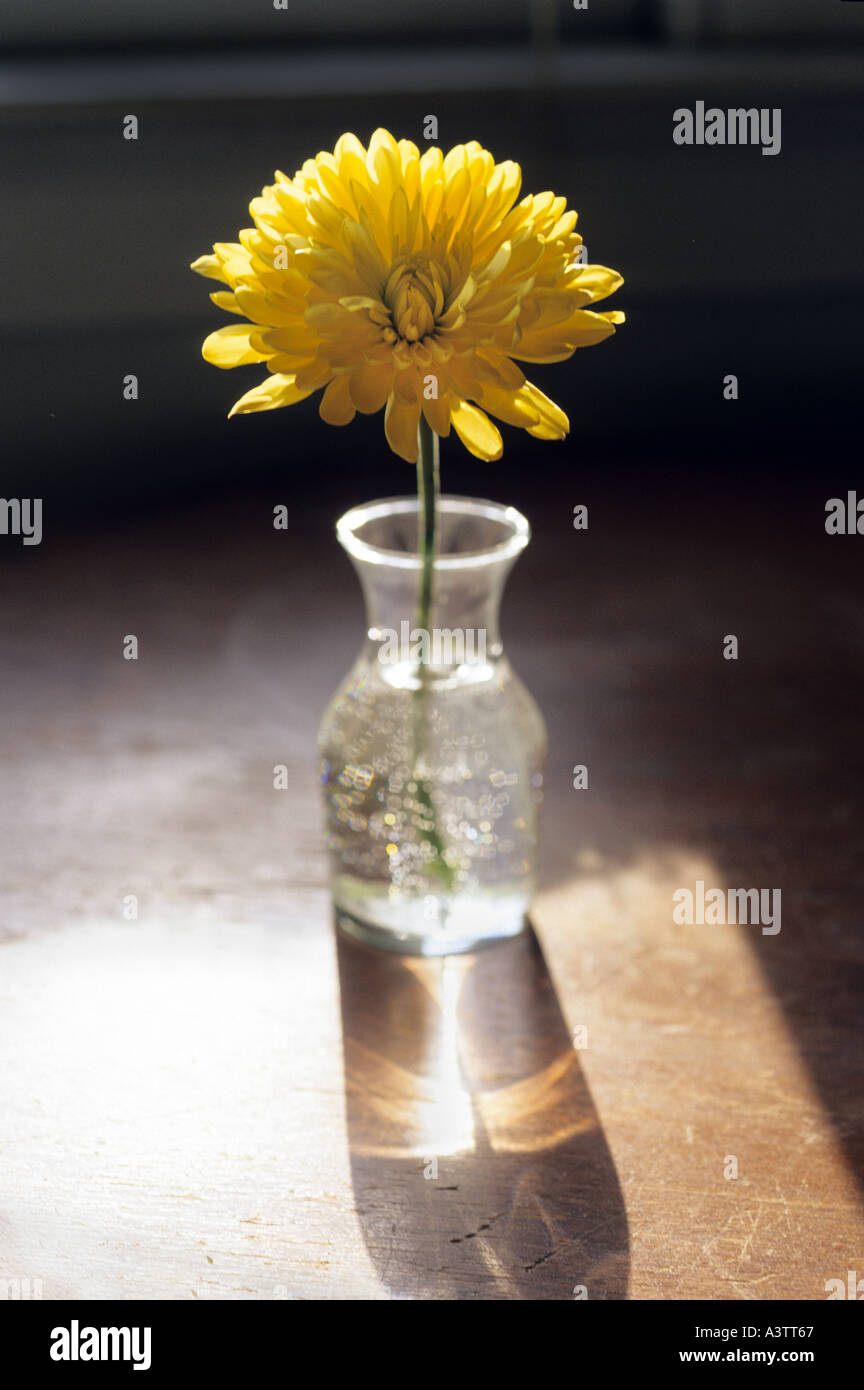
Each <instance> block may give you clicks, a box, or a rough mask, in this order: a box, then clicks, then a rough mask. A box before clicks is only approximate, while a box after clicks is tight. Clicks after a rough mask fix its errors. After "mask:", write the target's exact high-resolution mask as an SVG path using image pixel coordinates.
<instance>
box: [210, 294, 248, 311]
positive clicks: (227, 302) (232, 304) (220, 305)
mask: <svg viewBox="0 0 864 1390" xmlns="http://www.w3.org/2000/svg"><path fill="white" fill-rule="evenodd" d="M210 298H211V299H212V300H213V303H214V304H215V305H216V307H217V309H227V311H228V313H229V314H239V315H240V317H241V318H248V317H249V315H248V314H244V313H243V310H242V309H241V308H240V305H239V304H238V303H237V296H236V295H234V294H232V293H231V291H230V290H217V291H216V293H215V294H211V296H210Z"/></svg>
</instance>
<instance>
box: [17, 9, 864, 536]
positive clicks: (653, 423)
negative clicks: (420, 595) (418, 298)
mask: <svg viewBox="0 0 864 1390" xmlns="http://www.w3.org/2000/svg"><path fill="white" fill-rule="evenodd" d="M0 34H2V36H3V39H4V46H3V57H2V60H0V169H2V172H3V187H4V195H5V196H4V198H3V201H2V212H0V237H2V243H0V244H2V258H3V266H4V280H3V283H4V296H3V298H4V305H3V313H2V316H0V363H2V377H0V379H2V383H3V398H4V400H3V403H4V431H3V436H4V447H3V487H2V491H3V493H4V495H6V496H42V497H43V498H44V509H45V523H44V524H45V528H46V542H45V543H50V538H51V536H52V535H57V534H58V533H59V532H60V531H61V530H62V529H63V528H64V527H67V526H75V527H80V526H81V525H82V523H83V522H84V521H85V519H86V523H87V524H88V525H96V526H98V524H99V523H100V522H101V521H102V520H106V521H109V522H111V523H116V522H117V521H118V520H120V519H122V520H123V521H124V522H125V523H126V524H130V523H131V522H132V521H133V520H134V519H135V518H136V517H141V516H143V515H144V514H145V513H147V512H149V511H152V510H154V509H155V510H161V509H169V510H170V511H176V509H178V508H184V509H192V511H193V512H194V510H195V508H197V507H199V506H201V505H204V504H209V503H211V502H213V501H214V500H217V499H220V498H224V499H228V500H233V499H237V498H239V497H242V496H248V497H259V496H261V497H265V498H267V499H270V498H272V500H273V501H274V502H276V501H280V502H285V503H287V504H289V505H291V506H293V507H295V508H296V507H297V506H300V505H303V504H305V503H308V502H312V501H313V500H320V501H321V502H322V503H324V504H325V505H327V506H328V508H329V502H330V499H331V498H332V508H331V510H333V512H334V515H335V510H336V509H337V508H339V507H341V506H342V505H343V504H348V503H352V502H356V501H361V500H364V499H368V498H370V497H372V496H376V495H379V496H380V495H388V494H391V493H399V492H406V491H411V490H412V489H413V486H414V480H413V477H412V475H411V472H410V470H409V469H408V468H407V466H406V465H405V464H403V463H402V462H401V461H400V460H398V459H396V458H395V457H394V456H393V455H392V454H391V453H390V452H389V450H388V449H387V447H386V445H385V441H384V435H383V420H382V418H381V417H380V416H379V417H372V418H371V419H370V418H362V417H358V418H357V420H355V422H354V423H353V424H352V425H351V426H350V428H349V429H346V430H336V429H333V428H330V427H328V426H325V425H323V424H322V423H321V422H320V421H319V419H318V414H317V400H318V398H317V396H316V397H315V398H313V399H311V400H307V401H305V402H303V403H302V404H300V405H298V406H294V407H291V408H290V409H288V410H281V411H275V412H272V413H270V414H261V415H257V416H253V417H247V418H235V419H234V420H231V421H230V422H229V421H227V420H226V415H227V412H228V409H229V408H230V406H231V404H232V403H233V401H234V400H235V399H237V397H238V396H239V395H241V394H242V392H243V391H245V390H247V389H248V388H249V387H250V386H252V385H253V384H254V383H255V382H256V381H257V380H259V379H260V377H261V375H262V373H261V371H260V370H259V369H257V368H240V369H237V370H235V371H232V372H228V373H226V372H220V371H218V370H217V369H215V368H212V367H210V366H208V365H207V364H206V363H204V362H203V360H202V359H201V357H200V344H201V342H202V341H203V338H204V337H205V336H206V334H207V333H209V332H211V331H212V330H213V329H215V328H217V327H219V326H221V325H222V324H223V323H226V322H228V321H229V319H228V316H226V315H224V314H223V313H221V311H219V310H217V309H216V308H215V307H214V306H213V305H211V304H210V302H209V300H208V297H207V295H208V289H210V288H215V286H212V285H210V283H209V282H205V281H203V280H201V279H200V278H199V277H197V276H194V275H193V274H192V273H191V272H190V271H189V270H188V263H189V262H190V261H191V260H193V259H194V258H195V257H197V256H198V255H200V254H202V253H204V252H206V251H209V249H210V246H211V244H212V242H213V241H216V240H235V239H236V235H237V231H238V230H239V228H241V227H243V226H247V225H249V224H250V221H251V219H250V218H249V216H248V212H247V208H248V203H249V201H250V199H251V198H252V197H253V196H255V195H256V194H257V192H258V191H259V189H260V188H261V186H262V185H263V184H265V183H267V182H270V181H271V180H272V175H273V170H274V169H275V168H276V167H279V168H282V169H284V170H285V171H286V172H289V173H293V172H294V170H295V169H296V168H297V167H298V165H299V164H300V163H301V162H302V160H303V159H304V158H306V157H307V156H308V155H309V154H313V153H315V152H317V151H318V150H319V149H322V148H326V149H330V148H332V146H333V144H334V142H335V140H336V139H337V138H338V136H339V135H340V134H341V133H342V132H343V131H344V130H346V129H350V130H353V131H355V132H356V133H357V134H358V135H359V136H360V138H361V139H363V140H364V141H365V140H367V139H368V137H369V135H370V134H371V132H372V130H373V129H374V128H375V127H376V126H377V125H379V124H384V125H386V126H387V127H388V128H389V129H391V130H392V131H393V132H394V134H395V135H396V136H397V137H401V136H404V137H408V138H411V139H414V140H415V141H416V142H417V143H418V144H420V145H422V144H423V139H422V125H423V117H424V116H425V115H426V114H428V113H434V114H435V115H437V117H438V122H439V143H440V144H441V145H442V146H443V147H444V148H449V147H450V146H451V145H453V144H456V143H459V142H462V141H466V140H469V139H477V140H479V141H480V142H481V143H483V144H484V145H486V146H487V147H488V148H489V149H491V150H492V152H493V153H494V154H495V155H496V157H498V158H500V159H505V158H509V159H515V160H517V161H518V162H519V163H520V164H521V165H522V168H523V189H524V191H526V192H527V191H532V190H533V191H540V190H542V189H544V188H547V187H551V188H553V189H554V190H555V191H556V192H557V193H562V194H564V195H566V197H567V198H568V201H569V203H570V205H571V206H574V207H575V208H576V209H577V210H578V211H579V214H580V221H579V230H580V231H581V232H582V235H583V237H584V239H585V242H586V244H587V247H588V253H589V259H591V260H594V261H599V262H601V263H604V264H607V265H611V266H613V267H615V268H616V269H618V270H620V271H621V272H622V274H623V275H624V277H625V285H624V287H623V289H622V290H621V291H619V293H618V295H617V296H616V297H615V298H614V300H610V301H608V302H607V303H604V304H603V305H602V306H601V307H604V308H607V307H619V308H623V309H624V310H625V311H626V312H627V316H628V321H627V324H626V325H625V326H624V328H623V329H621V330H620V331H619V333H618V334H617V336H616V337H615V338H614V339H611V340H609V341H607V342H606V343H604V344H602V345H601V346H600V347H598V348H594V349H590V350H587V351H582V352H580V353H577V354H576V356H575V357H574V359H572V361H571V362H570V363H567V364H560V365H557V366H553V367H540V368H537V369H535V370H534V371H533V372H532V376H533V378H534V379H535V380H537V381H538V383H539V384H540V385H541V386H542V387H543V388H544V389H545V390H546V391H547V392H548V393H549V394H551V395H552V396H553V398H554V399H555V400H557V401H558V402H559V403H560V404H561V405H562V406H563V407H564V408H565V409H566V410H567V412H568V414H569V415H570V418H571V424H572V432H571V434H570V437H569V439H568V440H567V441H566V443H563V444H551V443H550V444H541V443H538V442H537V441H534V440H532V439H530V438H529V437H528V436H527V435H522V434H521V433H520V432H517V431H515V430H513V429H509V428H507V427H505V428H504V437H505V453H504V458H503V460H502V461H501V462H500V463H497V464H493V465H488V464H482V463H480V462H479V461H478V460H475V459H474V458H472V457H471V456H470V455H469V454H467V452H466V451H465V450H464V449H463V448H462V447H461V445H459V443H458V441H457V440H456V438H455V436H454V437H453V439H452V440H451V441H448V442H447V443H446V444H445V445H444V448H443V454H442V470H443V486H444V488H445V490H450V491H456V492H462V493H468V494H474V495H488V496H492V497H496V498H501V499H506V500H508V501H512V502H515V503H517V504H519V505H522V506H524V507H525V508H526V509H528V510H529V512H530V506H531V502H532V500H534V501H535V502H539V501H541V500H543V499H545V500H547V501H548V500H551V499H553V498H556V497H560V498H561V499H562V501H564V500H566V502H567V510H568V512H569V510H570V509H571V508H570V499H571V496H572V501H573V502H575V501H598V502H602V500H603V499H604V498H608V499H609V501H610V503H611V502H614V505H615V506H616V507H626V508H628V509H632V508H634V507H636V508H638V507H649V508H650V506H651V501H652V498H653V499H655V500H657V501H659V500H660V499H662V505H663V506H664V507H667V505H668V501H669V499H670V498H675V499H679V500H680V501H682V502H684V504H685V508H686V507H687V506H689V515H690V518H691V520H692V523H693V524H699V522H700V520H704V519H705V517H706V516H707V515H709V514H713V513H714V512H716V508H717V506H718V505H719V506H722V507H724V508H725V509H726V514H727V516H728V517H729V518H730V524H733V525H734V521H733V520H732V519H733V518H734V517H735V516H739V517H742V518H743V516H744V514H745V513H747V511H748V509H751V508H752V507H762V506H763V505H764V504H765V500H766V499H767V505H768V507H769V510H770V513H771V515H773V516H778V515H781V514H785V513H786V511H787V510H789V509H790V508H791V509H794V508H796V507H800V508H801V515H802V519H803V524H804V525H805V526H807V527H808V529H809V527H810V526H811V525H812V526H813V527H815V528H816V529H817V530H819V529H821V527H822V524H823V518H824V502H825V499H826V497H828V496H833V495H836V494H838V493H842V492H843V491H844V490H845V489H846V488H847V487H853V486H854V485H855V479H856V475H857V469H858V456H859V446H858V426H857V413H858V401H857V398H858V382H859V377H860V347H859V339H860V324H861V321H862V309H864V260H862V255H861V243H862V236H861V232H862V197H861V172H860V150H861V147H862V134H864V114H862V108H861V102H860V92H861V77H862V73H864V58H862V50H861V41H862V35H864V5H856V4H854V3H846V2H845V0H783V3H782V4H780V3H779V2H778V3H774V0H760V3H758V4H754V3H752V0H746V3H745V0H679V2H678V3H676V0H665V2H664V0H590V5H589V9H588V10H587V11H574V10H573V8H572V6H570V5H569V4H565V3H559V4H555V3H544V0H534V3H520V2H518V0H507V3H496V4H495V5H483V4H479V3H476V0H475V3H473V4H464V3H463V4H460V3H455V0H448V2H447V3H437V4H434V5H431V4H430V5H417V4H415V5H405V4H402V3H396V0H381V2H380V3H366V4H353V3H352V4H349V3H347V0H338V3H334V0H329V3H318V4H316V5H314V6H307V5H302V6H301V5H294V4H291V5H290V6H289V9H288V10H287V11H281V10H275V9H274V8H273V6H272V4H269V3H264V0H260V2H259V3H250V4H240V3H216V4H214V3H203V0H173V2H172V3H167V0H165V3H150V4H148V5H146V6H131V5H119V6H118V5H116V4H109V3H107V0H104V3H103V0H98V2H97V3H90V4H84V3H78V4H74V5H68V6H56V5H53V4H52V5H49V4H46V3H40V0H30V3H27V4H23V3H13V4H10V3H9V2H8V0H5V3H0ZM698 99H702V100H704V101H705V102H706V103H708V104H716V105H719V106H722V107H727V106H737V105H745V106H750V105H752V106H757V107H765V106H767V107H773V106H779V107H781V108H782V151H781V153H780V154H779V155H777V156H775V157H767V156H763V155H762V154H761V152H760V150H759V149H758V148H754V147H722V146H719V147H714V148H708V147H702V148H699V147H694V148H686V147H679V146H676V145H675V144H673V141H672V113H673V111H674V110H675V108H676V107H678V106H679V105H686V106H689V107H691V108H692V107H693V105H694V103H695V101H696V100H698ZM130 113H131V114H135V115H136V116H137V117H138V120H139V139H138V140H137V142H136V141H127V140H125V139H124V138H123V116H124V115H126V114H130ZM130 372H131V373H135V374H136V375H137V377H138V379H139V390H140V399H139V400H138V401H135V402H128V401H125V400H124V399H123V394H122V385H123V377H124V375H125V374H126V373H130ZM726 373H735V374H736V375H737V376H738V378H739V391H740V399H739V400H738V401H737V402H727V401H725V400H724V399H723V391H722V386H723V377H724V375H725V374H726ZM760 496H761V499H762V500H760ZM760 515H761V513H760ZM731 539H732V542H733V543H734V537H733V538H731ZM7 558H8V559H12V560H14V559H16V558H19V559H20V547H18V546H17V545H15V546H10V545H4V546H3V559H7Z"/></svg>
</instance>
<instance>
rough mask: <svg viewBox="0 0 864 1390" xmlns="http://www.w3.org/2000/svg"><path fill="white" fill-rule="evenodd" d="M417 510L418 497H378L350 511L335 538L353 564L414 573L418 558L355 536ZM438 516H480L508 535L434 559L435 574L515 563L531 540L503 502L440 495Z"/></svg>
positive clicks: (527, 529) (512, 509)
mask: <svg viewBox="0 0 864 1390" xmlns="http://www.w3.org/2000/svg"><path fill="white" fill-rule="evenodd" d="M418 509H419V501H418V498H417V496H416V495H415V496H412V497H379V498H376V499H375V500H374V501H372V502H362V503H361V504H360V505H359V506H357V507H351V508H350V509H349V510H348V511H347V512H345V514H344V516H341V517H340V518H339V520H338V521H337V523H336V535H337V537H338V540H339V543H340V545H341V546H342V547H343V549H345V550H346V551H347V552H348V554H349V555H350V556H351V557H352V559H355V560H364V561H366V562H367V563H369V564H373V565H388V566H392V567H395V568H398V569H410V570H416V569H419V568H420V565H421V559H420V556H419V555H418V554H416V553H414V552H410V551H405V550H388V549H386V548H385V547H384V546H380V545H370V543H369V542H368V541H364V540H361V539H360V538H359V536H358V535H357V532H358V530H359V529H360V527H361V526H364V525H366V524H367V522H370V521H378V520H379V519H380V518H381V517H384V516H408V515H410V514H411V513H412V512H414V513H416V512H417V511H418ZM437 510H438V513H439V515H441V514H442V513H443V514H444V515H450V516H454V515H455V516H459V515H462V516H473V517H477V516H481V517H484V518H485V519H486V520H488V521H497V522H499V523H500V524H502V525H504V526H507V527H509V528H510V534H509V535H507V536H505V538H504V540H502V541H499V542H498V543H497V544H496V545H490V546H487V547H486V548H484V549H482V550H465V551H462V552H460V553H459V554H447V555H436V556H435V562H434V563H435V569H436V570H453V569H468V568H474V567H475V566H480V565H492V564H498V563H500V562H501V561H502V560H510V559H514V558H515V557H516V556H517V555H518V554H519V553H520V552H521V551H523V550H524V549H525V547H526V545H527V544H528V542H529V541H530V539H531V527H530V526H529V524H528V519H527V517H525V516H523V515H522V513H521V512H520V511H518V510H517V508H516V507H508V506H507V505H506V504H504V503H503V502H492V501H490V500H489V499H488V498H485V497H461V496H459V495H457V494H455V493H442V494H441V496H440V497H439V498H438V508H437Z"/></svg>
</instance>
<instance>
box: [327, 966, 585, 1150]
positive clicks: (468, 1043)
mask: <svg viewBox="0 0 864 1390" xmlns="http://www.w3.org/2000/svg"><path fill="white" fill-rule="evenodd" d="M516 949H522V950H523V951H524V948H518V947H517V948H516ZM488 959H489V956H488V955H487V954H486V953H484V954H483V955H481V956H480V957H478V958H475V959H474V960H472V959H470V958H466V957H459V956H453V957H446V958H444V959H442V960H438V961H427V960H412V961H407V960H406V961H402V962H400V969H401V970H402V972H403V974H404V977H406V978H408V979H410V982H411V987H412V990H415V991H416V990H417V989H418V988H419V989H420V990H422V992H423V993H422V1000H423V1003H426V1004H428V1005H429V1006H430V1007H429V1008H424V1007H422V1004H421V1005H420V1006H419V1007H417V1009H416V1020H417V1030H416V1032H415V1035H414V1039H413V1042H414V1044H415V1046H413V1047H412V1046H406V1045H405V1042H404V1038H403V1042H402V1044H401V1046H400V1045H399V1044H398V1043H397V1044H396V1045H394V1046H393V1047H392V1048H388V1041H392V1039H391V1038H388V1037H385V1038H384V1039H382V1038H381V1037H380V1036H379V1038H378V1039H377V1040H376V1045H375V1046H370V1045H367V1044H365V1043H363V1042H360V1041H358V1040H356V1039H346V1042H345V1059H346V1070H347V1079H348V1094H349V1109H350V1111H351V1114H352V1120H353V1123H352V1126H351V1129H352V1145H351V1147H352V1150H353V1152H354V1153H355V1155H358V1156H359V1155H367V1156H371V1155H378V1156H381V1157H390V1158H409V1157H414V1158H420V1159H422V1158H424V1157H425V1156H427V1155H432V1154H434V1155H436V1156H437V1157H439V1158H440V1157H445V1156H453V1155H457V1154H470V1153H475V1152H479V1151H481V1150H486V1151H488V1150H490V1149H491V1150H492V1151H494V1152H506V1153H528V1152H531V1151H534V1150H540V1149H546V1148H551V1147H553V1146H554V1145H556V1144H560V1143H563V1142H564V1141H565V1140H567V1139H569V1138H571V1137H573V1136H574V1135H577V1134H580V1133H582V1132H585V1131H587V1130H589V1129H592V1128H593V1127H594V1125H595V1123H596V1119H595V1117H594V1115H593V1110H592V1108H591V1106H590V1102H588V1101H587V1097H586V1095H585V1092H584V1087H583V1086H582V1085H581V1082H580V1080H579V1075H580V1073H579V1068H578V1064H577V1058H576V1055H575V1054H574V1052H573V1050H572V1047H570V1046H569V1042H568V1039H567V1035H566V1031H565V1030H564V1028H563V1022H561V1021H560V1018H559V1022H560V1027H559V1029H558V1030H557V1037H556V1039H555V1047H556V1048H557V1053H556V1055H555V1056H554V1057H552V1058H551V1060H548V1061H547V1062H545V1064H544V1065H542V1066H541V1067H539V1068H537V1069H535V1070H531V1071H530V1072H529V1074H522V1075H519V1076H518V1077H516V1078H515V1079H514V1076H513V1073H514V1069H516V1068H514V1055H512V1054H515V1055H519V1054H520V1053H521V1063H522V1065H523V1070H524V1063H525V1062H526V1061H527V1062H528V1066H529V1068H530V1066H531V1053H532V1051H536V1048H532V1047H531V1046H530V1045H529V1047H528V1048H527V1051H526V1049H525V1048H524V1047H522V1048H520V1046H519V1044H518V1042H517V1043H516V1045H515V1047H511V1046H508V1037H507V1033H508V1028H509V1024H508V1021H507V1020H506V1018H505V1019H502V1018H500V1017H497V1018H496V1017H495V1014H494V1008H493V1010H492V1012H491V1013H490V1014H489V1016H488V1018H485V1019H483V1020H482V1021H481V1026H480V1028H479V1030H478V1018H477V1009H476V1007H475V1006H476V1004H477V1003H478V994H479V996H480V998H481V999H482V995H483V988H482V981H480V982H478V981H474V980H472V972H476V971H480V972H481V973H482V971H483V970H484V967H485V963H486V962H487V961H488ZM474 985H477V988H476V989H474V988H472V986H474ZM469 990H470V992H471V998H470V999H468V998H467V997H466V996H467V994H468V992H469ZM518 993H519V991H518V990H517V991H516V997H515V999H513V998H511V999H510V1000H508V1006H510V1007H512V1006H513V1005H514V1004H515V1003H518ZM527 1014H528V1016H527V1017H525V1018H523V1019H522V1020H521V1024H522V1025H526V1026H527V1028H528V1031H529V1034H530V1031H531V1009H530V1000H529V1008H528V1011H527ZM421 1019H422V1022H421ZM485 1027H488V1028H489V1030H490V1041H489V1047H488V1048H487V1047H484V1042H483V1036H482V1035H483V1032H484V1028H485ZM511 1031H512V1030H511ZM520 1031H521V1028H520ZM421 1032H422V1047H421V1048H420V1049H419V1053H418V1048H417V1046H416V1044H417V1043H418V1040H419V1035H420V1033H421ZM502 1034H503V1035H504V1036H503V1048H502ZM509 1041H511V1042H512V1041H513V1040H512V1038H511V1039H509ZM544 1041H545V1050H546V1056H547V1057H548V1056H549V1048H548V1041H549V1039H548V1032H547V1034H546V1038H545V1040H544ZM499 1051H500V1052H501V1055H500V1056H498V1055H497V1054H498V1052H499ZM508 1052H509V1053H510V1054H511V1055H510V1056H509V1057H507V1056H505V1054H506V1053H508ZM484 1053H485V1054H486V1055H484ZM517 1067H518V1064H517ZM478 1073H479V1074H480V1075H479V1078H478ZM352 1097H353V1103H352Z"/></svg>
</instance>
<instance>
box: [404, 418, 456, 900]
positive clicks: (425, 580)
mask: <svg viewBox="0 0 864 1390" xmlns="http://www.w3.org/2000/svg"><path fill="white" fill-rule="evenodd" d="M438 491H439V482H438V436H437V434H436V433H435V431H434V430H433V429H432V428H431V426H430V425H428V424H427V422H426V419H425V417H424V416H423V415H421V416H420V424H419V427H418V452H417V500H418V503H419V515H418V537H417V545H418V554H419V556H420V559H421V566H420V575H419V582H418V585H417V627H418V628H421V629H422V630H423V631H424V632H427V633H428V632H429V624H430V619H431V617H432V586H433V580H434V576H435V540H436V521H437V502H438ZM430 638H431V633H430ZM417 674H418V684H417V687H416V689H415V691H414V702H415V717H414V766H415V771H414V781H415V783H416V786H417V791H416V796H417V801H418V802H419V804H420V806H421V808H422V819H421V820H420V821H419V822H418V828H419V831H420V837H421V839H423V840H425V841H426V843H427V844H428V845H430V846H431V847H432V849H433V850H434V851H435V858H434V859H432V860H431V861H430V862H429V865H428V871H429V873H430V874H435V875H436V877H438V878H439V879H440V880H441V881H442V883H443V884H444V886H445V887H446V888H448V889H449V888H452V886H453V878H454V874H453V869H452V868H451V866H450V865H449V864H448V863H447V860H446V859H445V857H444V842H443V840H442V839H441V836H440V834H439V831H438V820H437V815H436V811H435V803H434V802H433V800H432V794H431V792H430V790H429V787H428V786H427V784H426V782H425V780H424V779H423V778H422V777H421V776H420V772H419V765H420V762H421V760H422V758H423V755H424V754H425V751H426V745H427V741H428V736H429V710H428V705H427V693H428V685H427V679H428V671H427V669H426V667H425V666H424V664H423V663H422V662H421V663H420V665H419V669H418V673H417Z"/></svg>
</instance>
